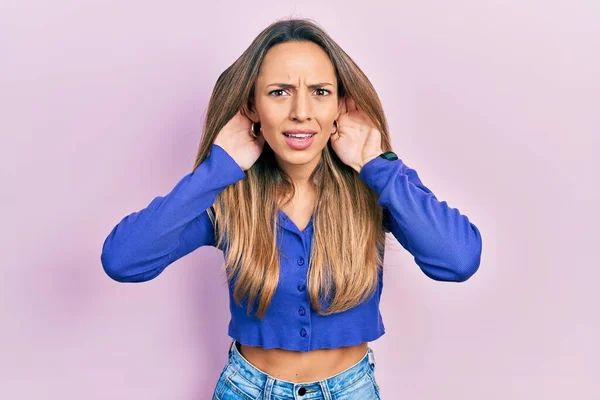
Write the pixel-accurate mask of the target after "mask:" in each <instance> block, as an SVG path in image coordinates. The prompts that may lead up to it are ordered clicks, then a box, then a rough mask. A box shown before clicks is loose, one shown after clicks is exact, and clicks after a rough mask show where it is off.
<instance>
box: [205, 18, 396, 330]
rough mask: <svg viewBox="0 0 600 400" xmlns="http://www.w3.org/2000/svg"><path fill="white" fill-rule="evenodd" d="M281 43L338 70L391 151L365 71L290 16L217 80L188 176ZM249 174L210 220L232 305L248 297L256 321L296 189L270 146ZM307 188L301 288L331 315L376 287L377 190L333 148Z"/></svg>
mask: <svg viewBox="0 0 600 400" xmlns="http://www.w3.org/2000/svg"><path fill="white" fill-rule="evenodd" d="M287 41H311V42H314V43H316V44H317V45H319V46H320V47H321V48H322V49H323V50H324V51H325V52H326V53H327V55H328V56H329V58H330V60H331V62H332V64H333V66H334V69H335V71H336V75H337V83H338V97H339V98H342V97H344V96H346V95H350V96H351V97H352V98H353V99H354V100H355V102H356V105H357V106H358V107H359V108H360V109H361V110H363V111H364V112H365V113H366V114H367V115H368V116H369V117H370V118H371V120H372V121H373V122H374V123H375V124H376V126H377V128H378V129H379V131H380V132H381V134H382V149H383V151H386V150H391V145H390V139H389V133H388V126H387V121H386V118H385V115H384V113H383V108H382V106H381V102H380V100H379V97H378V95H377V93H376V91H375V89H374V87H373V85H372V84H371V82H370V81H369V79H368V78H367V77H366V75H365V74H364V73H363V72H362V70H361V69H360V68H359V67H358V66H357V65H356V64H355V63H354V61H353V60H352V59H351V58H350V57H349V56H348V55H347V54H346V53H345V52H344V50H342V49H341V48H340V47H339V46H338V45H337V44H336V43H335V42H334V41H333V40H332V39H331V38H330V36H329V35H328V34H327V33H326V32H325V31H324V30H323V29H322V28H320V27H319V26H318V25H317V24H316V23H315V22H313V21H311V20H309V19H288V20H280V21H277V22H275V23H273V24H271V25H270V26H268V27H267V28H266V29H265V30H263V31H262V32H261V33H260V34H259V35H258V36H257V37H256V38H255V39H254V41H253V42H252V43H251V44H250V46H249V47H248V49H246V51H244V53H243V54H242V55H241V56H240V57H239V58H238V59H237V60H236V61H235V62H234V63H233V64H232V65H231V66H230V67H229V68H227V69H226V70H225V71H224V72H223V73H222V74H221V75H220V76H219V78H218V79H217V82H216V84H215V87H214V89H213V92H212V95H211V98H210V101H209V104H208V109H207V112H206V117H205V120H204V133H203V135H202V138H201V141H200V145H199V149H198V154H197V157H196V161H195V164H194V170H195V169H196V168H198V166H199V165H200V164H201V163H202V162H203V161H204V160H205V159H206V157H207V156H208V154H209V152H210V147H211V145H212V144H213V142H214V140H215V138H216V136H217V134H218V133H219V131H220V130H221V129H222V128H223V127H224V126H225V124H226V123H227V122H228V121H229V120H230V119H231V118H232V117H233V116H234V115H235V114H236V113H237V112H238V111H239V110H240V109H242V110H244V109H246V110H247V109H248V107H250V106H251V101H252V98H253V96H254V84H255V82H256V80H257V77H258V73H259V69H260V66H261V63H262V61H263V59H264V57H265V54H266V53H267V51H268V50H269V49H270V48H271V47H273V46H274V45H276V44H279V43H284V42H287ZM246 175H247V177H246V178H245V179H243V180H241V181H239V182H237V183H235V184H233V185H230V186H229V187H227V188H226V189H225V190H224V191H222V192H221V193H220V194H219V195H218V196H217V199H216V201H215V203H214V204H213V206H212V207H211V208H210V209H209V216H210V219H211V220H212V221H213V224H214V227H215V237H216V238H217V247H218V248H221V249H225V251H224V254H225V271H226V273H227V279H228V280H230V282H235V288H234V299H235V301H236V303H237V304H238V305H240V304H241V303H242V300H243V299H244V298H245V299H246V300H247V301H248V303H247V313H248V314H249V313H250V312H251V309H252V308H253V307H256V315H257V316H258V317H259V318H263V317H264V314H265V311H266V309H267V307H268V305H269V303H270V301H271V299H272V297H273V295H274V293H275V290H276V288H277V285H278V281H279V267H280V258H279V253H278V248H277V241H276V238H277V229H278V224H277V218H278V210H279V208H280V207H281V206H282V204H285V202H284V203H282V201H284V199H291V198H293V193H294V185H293V182H292V180H291V179H290V177H289V176H287V174H285V173H284V172H283V171H282V170H281V169H280V168H278V166H277V163H276V161H275V157H274V154H273V150H272V149H271V148H270V147H269V145H268V144H267V143H265V145H264V149H263V152H262V154H261V156H260V157H259V159H258V160H257V161H256V162H255V164H254V165H253V166H252V167H251V168H250V169H248V170H246ZM311 182H312V183H313V185H314V188H315V192H316V198H317V200H316V207H315V210H314V214H313V218H314V219H313V226H314V228H313V229H314V236H313V243H312V254H311V255H310V264H309V268H308V277H307V287H308V293H309V296H310V300H311V304H312V306H313V308H314V309H315V310H316V311H317V312H319V313H321V314H322V315H328V314H333V313H336V312H341V311H345V310H348V309H349V308H352V307H354V306H356V305H358V304H359V303H361V302H362V301H364V300H365V299H367V298H368V297H369V296H370V295H371V294H373V292H374V290H375V288H376V286H377V285H378V278H379V273H380V272H381V271H380V269H379V268H380V265H382V261H383V259H382V258H383V249H384V246H385V231H384V229H383V224H382V218H383V211H382V208H381V207H380V206H379V204H378V196H377V194H376V193H375V192H374V191H373V190H371V189H370V188H369V187H368V186H367V185H366V184H365V183H364V182H363V181H362V179H361V178H360V176H359V175H358V174H357V173H356V171H354V170H353V169H352V168H351V167H349V166H347V165H345V164H344V163H343V162H342V161H340V159H339V158H338V157H337V155H336V153H335V152H334V151H333V150H332V148H331V143H330V142H328V144H327V146H326V147H325V148H324V149H323V152H322V157H321V160H320V162H319V164H318V165H317V167H316V168H315V170H314V172H313V174H312V175H311ZM232 279H233V280H232ZM325 304H326V305H327V306H325Z"/></svg>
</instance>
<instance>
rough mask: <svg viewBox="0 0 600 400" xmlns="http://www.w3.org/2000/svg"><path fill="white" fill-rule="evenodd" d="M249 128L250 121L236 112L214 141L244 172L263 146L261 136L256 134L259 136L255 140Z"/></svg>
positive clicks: (239, 112)
mask: <svg viewBox="0 0 600 400" xmlns="http://www.w3.org/2000/svg"><path fill="white" fill-rule="evenodd" d="M250 128H252V121H251V120H250V119H249V118H248V117H246V116H244V115H243V114H242V112H241V111H238V112H237V113H236V114H235V115H234V116H233V118H231V119H230V120H229V121H228V122H227V124H225V126H224V127H223V129H221V131H220V132H219V133H218V134H217V137H216V138H215V141H214V144H216V145H218V146H220V147H222V148H223V149H224V150H225V151H226V152H227V154H229V155H230V156H231V158H233V159H234V160H235V162H236V163H237V164H238V165H239V166H240V168H242V169H243V170H244V171H245V170H247V169H249V168H250V167H251V166H252V165H253V164H254V163H255V162H256V160H258V157H260V154H261V153H262V150H263V147H264V145H265V139H264V137H263V135H261V134H258V132H257V134H258V135H259V136H258V137H257V138H255V137H254V136H252V133H250Z"/></svg>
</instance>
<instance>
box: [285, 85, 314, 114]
mask: <svg viewBox="0 0 600 400" xmlns="http://www.w3.org/2000/svg"><path fill="white" fill-rule="evenodd" d="M311 113H312V105H311V102H310V96H309V95H308V94H307V93H306V92H305V91H303V90H298V92H297V94H296V96H294V100H293V102H292V109H291V110H290V118H291V119H292V120H294V121H298V122H302V121H305V120H307V119H310V118H311Z"/></svg>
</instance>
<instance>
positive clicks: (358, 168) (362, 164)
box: [354, 150, 383, 173]
mask: <svg viewBox="0 0 600 400" xmlns="http://www.w3.org/2000/svg"><path fill="white" fill-rule="evenodd" d="M381 153H383V150H380V151H379V152H378V153H376V154H371V155H369V156H367V157H365V158H364V159H363V160H362V162H360V163H359V164H357V166H356V167H355V168H354V169H355V170H356V172H358V173H360V170H361V169H362V167H364V166H365V164H367V163H368V162H369V161H371V160H374V159H376V158H377V157H379V155H380V154H381Z"/></svg>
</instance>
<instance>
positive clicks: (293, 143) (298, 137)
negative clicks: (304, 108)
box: [283, 130, 317, 150]
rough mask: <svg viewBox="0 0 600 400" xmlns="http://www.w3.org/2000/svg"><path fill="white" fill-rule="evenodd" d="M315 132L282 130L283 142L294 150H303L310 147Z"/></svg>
mask: <svg viewBox="0 0 600 400" xmlns="http://www.w3.org/2000/svg"><path fill="white" fill-rule="evenodd" d="M316 134H317V132H314V131H301V130H293V131H286V132H283V136H285V142H286V143H287V145H288V146H289V147H290V148H292V149H294V150H304V149H307V148H309V147H310V145H311V144H312V142H313V138H314V137H315V135H316Z"/></svg>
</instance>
